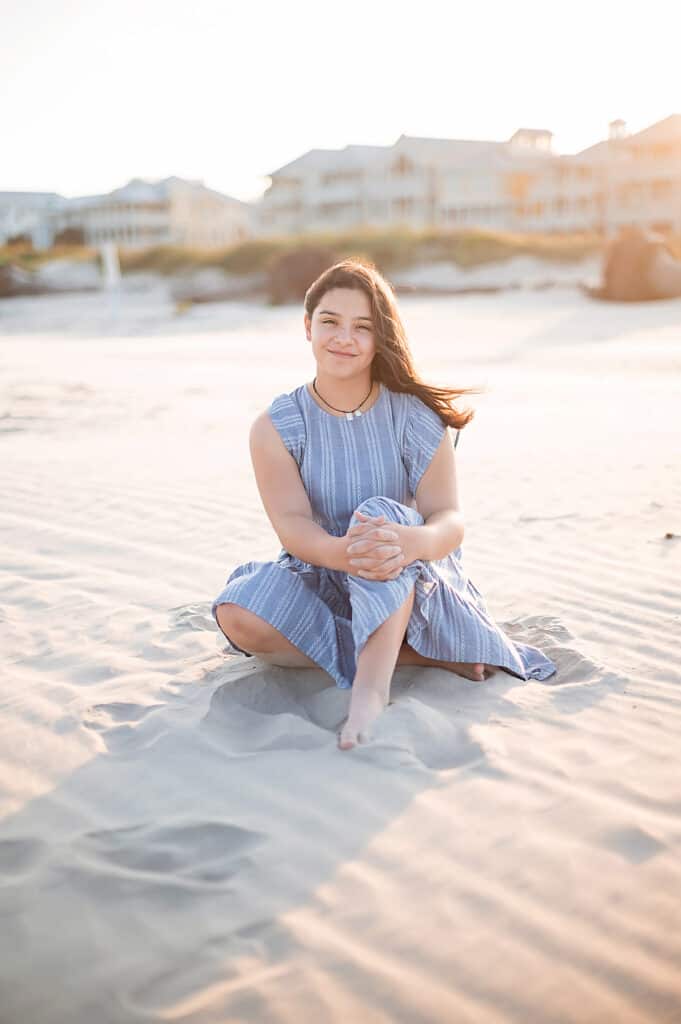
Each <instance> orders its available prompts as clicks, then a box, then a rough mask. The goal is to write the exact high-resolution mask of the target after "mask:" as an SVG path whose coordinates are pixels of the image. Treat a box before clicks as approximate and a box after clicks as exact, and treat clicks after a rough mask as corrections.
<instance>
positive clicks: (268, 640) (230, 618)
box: [215, 603, 319, 668]
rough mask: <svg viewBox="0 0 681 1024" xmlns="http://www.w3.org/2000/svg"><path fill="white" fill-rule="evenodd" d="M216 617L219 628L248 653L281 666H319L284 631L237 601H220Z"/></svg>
mask: <svg viewBox="0 0 681 1024" xmlns="http://www.w3.org/2000/svg"><path fill="white" fill-rule="evenodd" d="M215 616H216V618H217V621H218V625H219V627H220V629H221V630H222V632H223V633H224V634H225V636H226V637H228V638H229V640H231V641H232V643H235V644H236V645H237V647H240V648H241V649H242V650H243V651H248V653H249V654H255V655H257V656H258V658H260V660H261V661H266V662H268V664H270V665H281V666H283V667H284V668H319V665H318V664H317V663H316V662H315V661H312V659H311V658H308V656H307V655H306V654H303V652H302V651H301V650H299V649H298V648H297V647H295V646H294V645H293V644H292V643H291V641H290V640H287V639H286V637H285V636H284V634H283V633H280V632H279V630H278V629H275V628H274V626H271V625H270V624H269V622H265V620H264V619H262V618H261V617H260V616H259V615H256V614H255V613H254V612H249V611H248V609H247V608H241V607H240V605H238V604H231V603H225V604H219V605H218V606H217V609H216V612H215Z"/></svg>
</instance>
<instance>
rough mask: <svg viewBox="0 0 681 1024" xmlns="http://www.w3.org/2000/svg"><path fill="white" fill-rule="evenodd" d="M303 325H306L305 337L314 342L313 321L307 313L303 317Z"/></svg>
mask: <svg viewBox="0 0 681 1024" xmlns="http://www.w3.org/2000/svg"><path fill="white" fill-rule="evenodd" d="M303 323H304V324H305V337H306V338H307V340H308V341H312V321H311V320H310V318H309V316H308V315H307V313H306V314H305V316H304V317H303Z"/></svg>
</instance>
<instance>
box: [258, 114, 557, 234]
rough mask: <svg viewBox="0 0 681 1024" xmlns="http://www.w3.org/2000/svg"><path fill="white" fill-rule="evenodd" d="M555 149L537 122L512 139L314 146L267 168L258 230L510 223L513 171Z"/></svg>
mask: <svg viewBox="0 0 681 1024" xmlns="http://www.w3.org/2000/svg"><path fill="white" fill-rule="evenodd" d="M550 156H551V133H550V132H547V131H545V130H540V129H520V130H519V131H518V132H516V133H515V134H514V135H513V136H512V137H511V139H509V140H508V141H507V142H487V141H480V140H472V139H429V138H420V137H417V136H410V135H401V136H400V138H399V139H398V140H397V141H396V142H395V143H394V145H392V146H346V147H345V148H344V149H342V150H321V149H313V150H310V151H309V152H308V153H305V154H304V155H303V156H301V157H298V158H297V159H296V160H294V161H292V162H291V163H289V164H286V165H285V166H284V167H281V168H279V169H278V170H276V171H274V172H273V173H272V174H271V175H270V178H271V184H270V186H269V187H268V189H267V191H266V192H265V194H264V196H263V198H262V200H261V201H260V203H259V204H258V207H257V209H258V230H259V232H260V233H261V234H264V235H277V234H297V233H300V232H303V231H343V230H349V229H351V228H353V227H359V226H370V227H411V228H427V227H430V228H441V227H450V226H460V225H471V224H476V225H479V224H482V225H486V226H489V227H497V228H501V227H506V226H507V225H508V220H509V218H510V217H511V216H512V206H513V197H512V195H509V194H508V182H507V179H508V176H509V175H512V174H513V173H516V174H518V175H529V174H535V173H537V172H538V170H539V168H540V167H541V166H542V165H543V164H544V163H545V162H546V161H547V160H548V159H550Z"/></svg>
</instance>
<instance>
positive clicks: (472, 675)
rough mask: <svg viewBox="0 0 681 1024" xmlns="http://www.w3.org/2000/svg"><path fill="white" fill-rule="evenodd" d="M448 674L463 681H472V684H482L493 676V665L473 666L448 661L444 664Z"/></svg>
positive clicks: (477, 664)
mask: <svg viewBox="0 0 681 1024" xmlns="http://www.w3.org/2000/svg"><path fill="white" fill-rule="evenodd" d="M443 667H444V668H446V669H447V671H448V672H454V673H456V675H457V676H463V677H464V679H472V680H473V682H474V683H482V682H484V681H485V679H488V678H489V677H490V676H493V675H494V665H483V664H481V663H480V662H476V663H475V664H473V663H472V662H470V661H448V662H446V663H445V664H444V666H443Z"/></svg>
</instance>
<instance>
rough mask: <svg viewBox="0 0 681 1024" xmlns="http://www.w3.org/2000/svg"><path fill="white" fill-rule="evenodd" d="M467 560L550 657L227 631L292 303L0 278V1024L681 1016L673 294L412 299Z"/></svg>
mask: <svg viewBox="0 0 681 1024" xmlns="http://www.w3.org/2000/svg"><path fill="white" fill-rule="evenodd" d="M401 308H402V311H403V313H404V318H405V321H406V323H407V327H408V329H409V333H410V338H411V344H412V348H413V351H414V356H415V360H416V363H417V365H418V367H419V369H420V370H421V371H422V373H423V375H424V376H425V377H426V378H427V379H429V380H432V381H433V382H442V383H448V384H451V385H452V386H456V385H459V384H464V385H468V384H477V385H482V386H484V387H486V388H487V389H488V390H487V392H486V393H485V394H484V395H481V396H480V397H476V398H475V399H474V400H473V401H474V405H475V408H476V417H475V419H474V420H473V422H472V423H471V424H470V425H469V426H468V427H467V428H466V429H465V430H464V431H463V434H462V436H461V440H460V443H459V445H458V448H457V459H458V468H459V479H460V489H461V494H462V499H463V506H464V511H465V515H466V524H467V525H466V535H465V539H464V545H463V550H464V562H465V565H466V568H467V569H468V572H469V575H470V577H471V579H472V580H473V581H474V583H475V585H476V586H477V587H478V588H479V590H480V591H481V592H482V594H483V595H484V596H485V599H486V601H487V603H488V606H489V608H490V610H491V611H492V613H493V614H494V615H495V617H496V619H497V620H498V621H499V622H500V624H502V625H503V627H504V628H505V629H506V630H507V631H508V633H509V634H510V635H511V636H512V637H514V638H516V639H518V640H521V641H523V642H526V643H531V644H534V645H536V646H538V647H540V648H541V649H542V650H543V651H544V652H545V653H546V654H547V655H548V656H549V657H551V658H552V659H553V660H554V661H555V662H556V664H557V665H558V672H557V674H556V675H555V676H553V677H551V678H550V679H548V680H546V681H545V682H544V683H539V682H522V681H520V680H518V679H515V678H513V677H512V676H510V675H507V674H505V673H502V672H498V673H496V674H495V676H493V677H492V678H491V679H489V680H487V681H486V682H485V683H483V684H475V683H472V682H470V681H468V680H465V679H463V678H460V677H457V676H454V675H453V674H451V673H447V672H445V671H440V670H438V669H433V668H406V667H403V668H400V669H398V670H397V672H396V674H395V678H394V681H393V690H392V699H393V704H392V705H391V706H390V707H389V708H388V709H387V710H386V711H385V713H384V714H383V716H382V717H381V719H380V720H379V723H378V726H377V728H376V735H375V739H374V740H373V742H371V743H368V744H366V745H363V746H362V747H361V748H356V749H354V750H352V751H347V752H341V751H339V750H338V749H337V747H336V736H335V730H336V727H337V726H338V724H339V723H340V722H341V721H342V719H343V718H344V717H345V713H346V708H347V704H348V700H349V696H348V692H347V691H343V690H339V689H337V688H335V687H334V686H333V684H332V681H331V680H330V678H329V677H328V676H327V675H326V674H325V673H323V672H322V671H321V670H320V671H315V670H308V671H305V670H294V669H280V668H274V667H268V666H265V665H263V664H261V663H258V662H257V659H246V658H243V657H240V656H236V655H232V654H229V653H226V652H225V642H224V638H223V636H222V634H221V633H220V632H219V630H218V628H217V626H216V625H215V623H214V621H213V619H212V617H211V615H210V604H211V601H212V599H213V597H214V595H215V594H217V593H218V591H219V590H220V589H221V587H222V585H223V583H224V581H225V580H226V578H227V576H228V575H229V573H230V572H231V570H232V569H233V568H234V566H235V565H237V564H238V563H240V562H243V561H247V560H250V559H270V558H274V557H276V554H277V553H278V550H279V546H280V545H279V542H278V540H277V538H276V536H275V534H274V532H273V531H272V528H271V527H270V524H269V522H268V521H267V519H266V517H265V514H264V511H263V510H262V508H261V505H260V500H259V497H258V493H257V490H256V487H255V482H254V480H253V477H252V472H251V466H250V460H249V454H248V443H247V435H248V428H249V425H250V423H251V421H252V419H253V418H254V417H255V415H256V414H257V413H258V412H259V411H261V410H262V409H264V408H266V407H267V406H268V405H269V403H270V401H271V400H272V398H273V397H274V396H275V395H277V394H279V393H281V392H284V391H289V390H291V389H292V388H294V387H296V386H297V385H298V384H300V383H302V382H303V381H305V380H310V379H311V378H312V376H313V373H314V369H313V363H312V360H311V356H310V353H309V346H308V344H307V343H306V341H305V339H304V334H303V330H302V308H299V307H298V306H285V307H279V308H264V307H260V306H256V305H248V304H239V303H233V304H220V305H205V306H201V307H195V308H193V309H190V310H189V311H187V312H186V313H184V314H183V315H181V316H178V315H175V314H174V313H173V310H172V307H171V305H170V304H169V303H168V301H167V297H166V296H165V295H164V294H161V293H159V294H158V295H154V296H151V297H150V296H149V295H147V294H146V293H143V292H140V293H139V294H136V295H125V296H123V297H122V299H121V301H120V303H119V304H118V305H116V304H115V302H114V300H113V299H107V298H106V297H105V296H100V295H98V294H90V295H82V296H74V295H64V296H55V297H45V298H41V299H11V300H7V301H5V302H3V303H2V304H0V451H1V457H0V491H1V493H2V501H1V505H0V523H1V525H2V531H1V533H0V644H1V647H2V659H1V660H0V708H1V715H0V1024H93V1022H97V1024H129V1022H137V1021H174V1022H182V1024H227V1022H229V1024H237V1022H238V1024H308V1022H310V1024H322V1022H323V1024H355V1022H357V1024H469V1022H470V1024H483V1022H484V1024H511V1022H512V1024H587V1022H588V1024H606V1022H607V1024H643V1022H646V1024H672V1022H680V1021H681V901H680V898H679V894H680V893H681V770H680V763H679V731H680V729H681V687H680V684H681V671H680V669H679V641H680V640H681V457H680V448H681V446H680V443H679V439H680V438H681V398H680V393H679V381H680V380H681V302H679V301H674V300H671V301H662V302H657V303H651V304H648V305H624V304H601V305H599V304H597V303H594V302H592V301H591V300H589V299H588V298H586V297H585V296H583V295H581V294H579V293H578V292H576V291H574V290H572V289H569V288H565V289H560V288H558V289H555V290H547V291H541V292H539V291H538V292H534V293H529V292H521V291H517V292H512V293H507V294H501V295H496V296H481V295H473V296H467V297H461V298H451V297H449V298H447V297H443V298H423V297H421V298H416V297H406V298H404V299H403V300H401Z"/></svg>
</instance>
